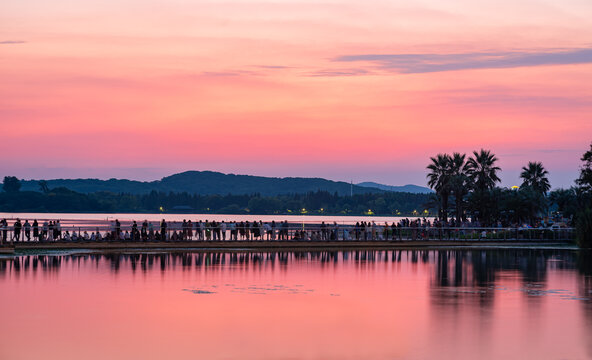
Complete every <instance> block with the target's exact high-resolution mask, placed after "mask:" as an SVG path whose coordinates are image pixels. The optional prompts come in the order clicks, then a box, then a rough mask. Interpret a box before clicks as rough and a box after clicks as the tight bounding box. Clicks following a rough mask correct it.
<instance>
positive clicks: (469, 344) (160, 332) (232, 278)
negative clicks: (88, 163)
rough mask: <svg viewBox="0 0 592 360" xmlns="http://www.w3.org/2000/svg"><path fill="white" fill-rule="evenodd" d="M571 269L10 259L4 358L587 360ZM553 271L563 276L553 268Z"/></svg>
mask: <svg viewBox="0 0 592 360" xmlns="http://www.w3.org/2000/svg"><path fill="white" fill-rule="evenodd" d="M574 256H575V255H574V254H573V253H569V252H547V253H542V252H534V251H526V250H525V251H522V252H515V251H514V252H512V251H506V252H491V251H489V252H485V251H471V252H462V251H395V252H392V251H388V252H387V251H356V252H339V253H338V252H332V253H328V252H316V253H174V254H158V253H153V254H99V253H97V254H90V255H89V254H86V255H63V256H21V257H17V258H16V259H9V260H6V259H4V260H0V288H1V289H2V295H3V296H1V297H0V306H2V309H5V311H4V314H3V317H2V320H1V321H2V326H1V328H0V329H1V330H0V358H1V359H32V358H44V359H48V358H49V359H81V358H84V359H105V358H111V359H127V358H146V359H162V358H180V359H195V358H207V359H210V358H214V359H218V358H219V359H228V358H231V359H277V358H282V359H283V358H296V359H327V358H339V359H342V358H346V359H347V358H350V359H360V358H372V359H393V358H406V359H408V358H411V359H425V358H455V359H456V358H491V359H499V358H515V359H524V358H588V357H591V356H592V351H591V349H590V347H589V345H587V343H588V342H589V338H590V335H592V326H591V324H590V315H591V313H592V312H591V311H590V308H591V301H590V299H589V298H590V297H591V296H592V294H590V295H589V296H587V295H586V294H587V291H589V290H590V287H585V286H582V284H583V282H582V279H583V277H582V275H580V274H578V272H577V270H576V269H575V258H574ZM556 259H560V261H561V263H562V264H564V265H563V266H561V267H557V266H554V265H553V264H554V263H553V261H554V260H556ZM584 283H585V282H584Z"/></svg>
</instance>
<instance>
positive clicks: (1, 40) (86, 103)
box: [0, 0, 592, 188]
mask: <svg viewBox="0 0 592 360" xmlns="http://www.w3.org/2000/svg"><path fill="white" fill-rule="evenodd" d="M0 79H2V80H1V81H0V129H2V131H1V134H2V136H1V137H0V154H1V155H0V176H5V175H14V176H17V177H20V178H27V179H29V178H35V179H39V178H86V177H96V178H104V179H108V178H112V177H116V178H130V179H137V180H155V179H159V178H161V177H163V176H167V175H170V174H172V173H175V172H180V171H185V170H213V171H221V172H225V173H236V174H250V175H262V176H276V177H285V176H303V177H324V178H328V179H333V180H343V181H354V182H361V181H376V182H380V183H385V184H389V185H402V184H408V183H414V184H418V185H425V182H426V181H425V176H426V169H425V167H426V166H427V165H428V163H429V158H430V156H434V155H436V154H438V153H441V152H447V153H452V152H465V153H468V154H470V153H472V151H473V150H479V149H481V148H485V149H489V150H491V151H493V152H494V153H495V154H496V155H497V157H498V158H499V165H500V166H501V167H502V169H503V172H502V173H501V177H502V185H504V186H512V185H516V184H519V173H520V169H521V167H522V166H525V165H526V164H527V163H528V162H529V161H541V162H542V163H543V165H544V166H545V167H546V168H547V169H548V171H549V173H550V174H549V178H550V180H551V184H552V186H553V187H555V188H556V187H569V186H571V185H572V184H573V180H574V179H575V178H577V175H578V167H579V166H580V163H581V162H580V160H579V159H580V157H581V156H582V154H583V153H584V152H585V151H586V150H588V149H589V148H590V143H591V142H592V118H591V114H592V112H591V110H592V86H591V85H590V84H592V2H591V1H589V0H562V1H550V0H545V1H543V0H521V1H515V0H471V1H469V0H450V1H439V0H424V1H421V2H419V1H416V2H415V1H398V0H393V1H385V0H378V1H377V0H365V1H351V0H342V1H312V0H306V1H289V0H286V1H279V0H275V1H248V0H230V1H225V2H222V1H198V0H168V1H156V0H118V1H111V0H101V1H98V0H87V1H71V0H54V1H47V0H18V1H17V0H8V1H2V2H1V3H0Z"/></svg>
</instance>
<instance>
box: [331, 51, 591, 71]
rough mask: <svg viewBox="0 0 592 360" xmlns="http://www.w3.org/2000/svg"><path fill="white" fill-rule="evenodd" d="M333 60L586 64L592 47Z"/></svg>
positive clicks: (450, 66) (407, 65) (425, 66)
mask: <svg viewBox="0 0 592 360" xmlns="http://www.w3.org/2000/svg"><path fill="white" fill-rule="evenodd" d="M333 61H335V62H359V61H364V62H370V63H373V64H374V65H375V66H378V67H379V68H381V69H383V70H389V71H397V72H400V73H403V74H417V73H430V72H440V71H457V70H471V69H502V68H515V67H522V66H543V65H568V64H586V63H592V48H575V49H550V50H547V51H507V52H469V53H457V54H358V55H344V56H339V57H336V58H334V59H333Z"/></svg>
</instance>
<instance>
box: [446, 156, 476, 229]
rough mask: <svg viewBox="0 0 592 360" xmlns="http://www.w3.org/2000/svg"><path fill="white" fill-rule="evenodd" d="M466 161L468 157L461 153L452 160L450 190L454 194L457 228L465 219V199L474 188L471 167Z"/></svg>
mask: <svg viewBox="0 0 592 360" xmlns="http://www.w3.org/2000/svg"><path fill="white" fill-rule="evenodd" d="M465 159H466V155H465V154H460V153H454V154H452V157H451V158H450V168H449V172H450V188H451V190H452V194H454V204H455V208H456V223H457V226H460V224H461V222H462V219H463V218H464V211H463V205H464V201H465V200H464V197H465V195H467V194H468V193H469V190H470V189H471V187H472V183H471V178H470V177H469V166H468V164H467V162H465Z"/></svg>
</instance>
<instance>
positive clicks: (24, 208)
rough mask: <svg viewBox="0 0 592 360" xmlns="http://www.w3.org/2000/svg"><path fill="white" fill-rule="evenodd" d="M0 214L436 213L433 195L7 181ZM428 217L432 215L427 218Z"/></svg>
mask: <svg viewBox="0 0 592 360" xmlns="http://www.w3.org/2000/svg"><path fill="white" fill-rule="evenodd" d="M3 189H4V192H1V193H0V211H4V212H146V213H154V212H169V213H189V212H191V213H205V214H207V213H212V214H257V215H265V214H269V215H272V214H309V215H391V216H392V215H401V216H413V215H420V214H421V215H424V214H430V213H433V211H434V209H433V208H430V207H429V206H430V195H428V194H413V193H403V192H382V193H365V194H354V195H353V196H344V195H339V194H338V193H337V192H334V193H331V192H328V191H315V192H307V193H304V194H298V193H295V194H287V195H276V196H263V195H261V194H259V193H255V194H249V195H234V194H227V195H197V194H190V193H187V192H181V193H177V192H160V191H151V192H150V193H148V194H129V193H113V192H107V191H100V192H94V193H89V194H83V193H79V192H76V191H72V190H70V189H67V188H65V187H57V188H53V189H50V188H49V187H48V186H47V182H45V181H40V182H39V190H40V191H20V181H19V179H17V178H16V177H12V176H8V177H5V178H4V187H3ZM426 211H427V212H426Z"/></svg>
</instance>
